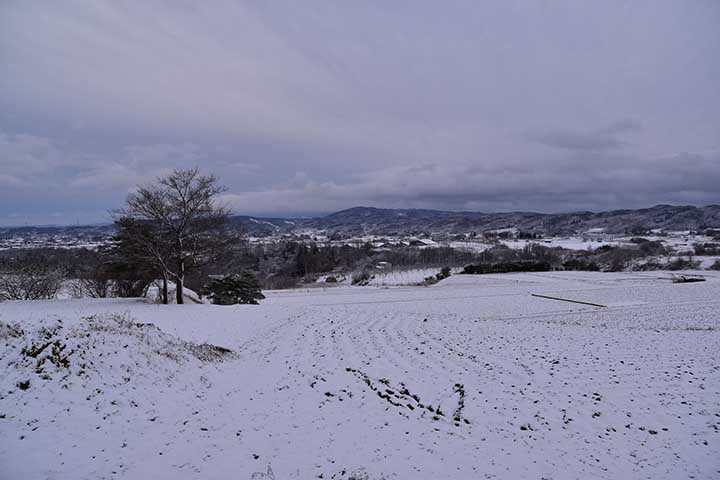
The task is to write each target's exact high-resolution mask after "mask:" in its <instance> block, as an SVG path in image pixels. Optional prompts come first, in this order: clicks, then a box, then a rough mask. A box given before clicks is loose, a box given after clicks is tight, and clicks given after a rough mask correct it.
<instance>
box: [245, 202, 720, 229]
mask: <svg viewBox="0 0 720 480" xmlns="http://www.w3.org/2000/svg"><path fill="white" fill-rule="evenodd" d="M232 221H233V223H234V224H235V225H237V226H238V227H240V228H242V229H243V230H244V231H245V232H247V233H248V234H249V235H271V234H277V233H293V232H295V233H297V232H302V231H309V230H316V231H317V230H323V231H325V232H327V233H331V234H332V233H334V234H340V235H344V236H348V235H352V236H356V235H416V234H422V233H446V234H454V233H467V232H478V233H480V232H484V231H489V230H500V229H505V228H516V229H518V230H523V231H528V232H534V233H541V234H544V235H563V234H575V233H584V232H588V231H591V230H593V229H602V231H604V232H606V233H613V234H624V233H633V232H641V231H644V230H653V229H662V230H666V231H678V230H703V229H706V228H720V205H709V206H706V207H693V206H672V205H656V206H654V207H651V208H643V209H639V210H613V211H608V212H574V213H549V214H548V213H535V212H509V213H480V212H447V211H439V210H416V209H386V208H372V207H355V208H350V209H347V210H342V211H339V212H336V213H332V214H330V215H326V216H323V217H315V218H308V219H284V218H258V217H248V216H236V217H233V219H232Z"/></svg>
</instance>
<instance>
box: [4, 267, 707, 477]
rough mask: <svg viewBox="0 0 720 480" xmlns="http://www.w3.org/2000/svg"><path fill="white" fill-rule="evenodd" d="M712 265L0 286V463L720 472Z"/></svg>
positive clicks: (229, 472) (143, 471)
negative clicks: (69, 293)
mask: <svg viewBox="0 0 720 480" xmlns="http://www.w3.org/2000/svg"><path fill="white" fill-rule="evenodd" d="M703 274H704V275H706V278H707V280H708V281H706V282H704V283H693V284H673V283H671V282H670V281H669V275H668V274H667V273H663V272H649V273H617V274H616V273H588V272H562V273H560V272H548V273H537V274H506V275H485V276H463V275H455V276H453V277H451V278H449V279H447V280H444V281H442V282H440V283H439V284H437V285H434V286H432V287H404V288H382V289H379V288H370V287H336V288H331V289H310V290H306V291H282V292H266V294H267V296H268V299H267V300H266V301H264V302H263V304H262V305H260V306H235V307H220V306H212V305H184V306H183V305H180V306H178V305H169V306H161V305H150V304H145V303H141V302H139V301H134V300H62V301H48V302H25V303H20V302H8V303H3V304H0V322H2V325H0V371H1V372H2V377H1V378H0V478H3V479H5V478H8V479H16V478H22V479H44V478H52V479H73V480H75V479H99V478H126V479H139V478H153V479H161V478H167V479H196V478H202V479H221V478H222V479H226V478H238V479H249V478H251V476H252V474H253V472H259V471H262V472H265V471H266V470H267V467H268V465H270V466H271V467H272V470H273V471H274V478H275V479H277V480H282V479H292V478H301V479H305V478H324V479H333V478H334V479H349V478H369V479H379V478H386V479H392V478H397V479H409V478H413V479H445V478H447V479H476V478H478V479H480V478H532V479H541V478H546V479H571V478H572V479H574V478H583V479H586V478H607V479H618V478H633V479H636V478H648V479H662V478H667V479H677V478H696V479H702V478H720V272H703ZM531 294H541V295H550V296H558V297H564V298H570V299H575V300H580V301H586V302H591V303H596V304H602V305H606V307H594V306H590V305H581V304H575V303H567V302H561V301H556V300H551V299H545V298H539V297H533V296H531ZM9 325H16V326H15V327H10V326H9ZM218 347H222V348H218ZM225 349H229V350H230V351H227V350H225ZM28 381H29V383H26V382H28ZM255 478H258V477H257V476H256V477H255Z"/></svg>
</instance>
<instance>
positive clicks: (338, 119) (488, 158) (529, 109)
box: [0, 0, 720, 225]
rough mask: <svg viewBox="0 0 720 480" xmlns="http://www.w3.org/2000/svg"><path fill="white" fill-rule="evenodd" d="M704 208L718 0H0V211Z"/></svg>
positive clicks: (711, 179) (715, 143) (6, 215)
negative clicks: (188, 195)
mask: <svg viewBox="0 0 720 480" xmlns="http://www.w3.org/2000/svg"><path fill="white" fill-rule="evenodd" d="M194 165H198V166H200V167H201V169H202V170H203V171H205V172H214V173H215V174H217V175H218V176H219V177H220V178H221V180H222V182H223V183H224V184H225V185H226V186H227V187H228V195H227V197H226V199H225V200H226V201H228V202H230V204H231V205H232V206H233V208H234V210H235V211H236V212H237V213H247V214H252V215H276V216H282V215H303V214H311V213H322V212H331V211H335V210H339V209H342V208H347V207H352V206H356V205H368V206H378V207H404V208H408V207H410V208H414V207H421V208H436V209H451V210H478V211H507V210H535V211H574V210H584V209H590V210H604V209H612V208H633V207H643V206H650V205H653V204H656V203H672V204H698V205H699V204H710V203H720V2H718V1H716V0H705V1H703V0H677V1H661V0H648V1H640V0H632V1H622V2H621V1H605V0H603V1H596V2H579V1H575V0H569V1H567V2H563V1H547V2H541V1H531V0H527V1H509V0H498V1H478V0H469V1H466V2H465V1H437V0H433V1H422V0H408V1H387V0H358V1H347V2H345V1H342V2H339V1H336V0H327V1H321V0H308V1H303V2H299V1H294V0H288V1H282V0H272V1H260V0H258V1H246V2H243V1H228V2H224V1H221V0H214V1H211V2H205V1H176V0H172V1H171V0H168V1H165V2H160V1H154V0H143V1H117V0H108V1H103V0H88V1H73V0H63V1H46V2H42V1H33V0H2V1H1V2H0V167H1V168H0V225H24V224H37V223H75V222H77V221H79V222H81V223H83V222H96V221H107V220H108V214H107V211H108V209H111V208H114V207H118V206H120V204H121V203H122V201H123V200H124V198H125V196H126V195H127V193H128V191H130V190H131V189H132V188H133V187H134V186H135V185H137V184H138V183H143V182H148V181H151V180H153V179H154V178H155V177H157V176H158V175H162V174H165V173H167V172H169V171H171V170H172V169H173V168H178V167H191V166H194Z"/></svg>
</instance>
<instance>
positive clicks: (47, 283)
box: [0, 258, 63, 301]
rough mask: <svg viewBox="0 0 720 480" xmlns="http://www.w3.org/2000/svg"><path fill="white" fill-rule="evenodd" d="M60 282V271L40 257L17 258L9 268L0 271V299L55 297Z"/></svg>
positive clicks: (60, 284)
mask: <svg viewBox="0 0 720 480" xmlns="http://www.w3.org/2000/svg"><path fill="white" fill-rule="evenodd" d="M62 282H63V274H62V272H61V271H60V270H59V269H56V268H53V267H49V266H48V265H47V264H46V263H45V262H43V261H42V260H41V259H35V258H23V259H19V260H17V261H16V262H15V263H14V265H13V267H12V268H11V269H10V270H8V271H5V272H0V301H2V300H43V299H50V298H55V295H56V294H57V292H58V291H59V290H60V288H61V287H62Z"/></svg>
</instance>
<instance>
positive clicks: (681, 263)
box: [666, 258, 700, 270]
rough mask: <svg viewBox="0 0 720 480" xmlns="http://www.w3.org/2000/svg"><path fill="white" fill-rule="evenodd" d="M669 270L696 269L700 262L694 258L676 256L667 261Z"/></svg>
mask: <svg viewBox="0 0 720 480" xmlns="http://www.w3.org/2000/svg"><path fill="white" fill-rule="evenodd" d="M666 267H667V269H668V270H695V269H697V268H699V267H700V262H698V261H697V260H693V259H685V258H676V259H675V260H672V261H670V262H668V263H667V266H666Z"/></svg>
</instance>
